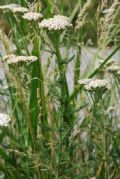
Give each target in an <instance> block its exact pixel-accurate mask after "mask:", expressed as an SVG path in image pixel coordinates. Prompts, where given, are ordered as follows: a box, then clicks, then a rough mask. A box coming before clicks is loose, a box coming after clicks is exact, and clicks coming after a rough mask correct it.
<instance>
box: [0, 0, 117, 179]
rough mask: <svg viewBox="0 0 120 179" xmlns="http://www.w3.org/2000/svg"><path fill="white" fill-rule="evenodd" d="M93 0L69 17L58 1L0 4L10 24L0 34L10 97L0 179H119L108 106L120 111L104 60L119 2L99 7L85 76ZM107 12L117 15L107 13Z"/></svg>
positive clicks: (0, 134) (0, 141)
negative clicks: (87, 29)
mask: <svg viewBox="0 0 120 179" xmlns="http://www.w3.org/2000/svg"><path fill="white" fill-rule="evenodd" d="M92 3H94V1H87V2H86V3H85V2H83V1H82V0H81V1H79V0H78V2H77V3H76V6H75V8H74V9H73V12H69V15H70V17H67V16H65V15H66V14H65V11H64V7H63V4H62V3H61V4H60V2H59V3H57V2H54V1H52V2H51V1H44V2H43V3H42V4H41V3H40V2H38V3H37V2H36V3H33V4H32V7H31V8H30V5H29V3H26V1H22V0H21V3H20V4H21V5H22V6H20V5H19V6H18V5H17V6H16V5H9V6H8V5H7V6H0V9H1V10H2V13H3V15H4V16H5V18H6V20H7V21H8V24H9V27H10V33H9V35H8V36H7V35H5V34H4V32H3V31H2V30H1V31H0V39H1V41H2V43H3V45H4V47H5V49H6V54H7V56H5V57H4V56H2V55H1V62H2V63H3V64H4V70H5V77H6V83H7V85H8V88H7V89H6V91H7V94H9V95H8V97H7V100H8V101H9V105H8V107H7V110H6V113H7V114H4V115H3V113H2V114H0V121H1V122H0V124H3V122H4V124H3V125H0V172H1V173H0V177H1V178H12V179H14V178H43V179H44V178H88V179H90V178H101V179H102V178H105V179H107V178H111V179H112V178H119V177H120V167H119V166H120V159H119V158H120V157H119V155H120V153H119V148H120V147H119V146H120V133H119V125H120V121H119V120H120V119H119V110H118V109H116V108H115V107H114V106H119V99H118V98H119V92H120V87H119V82H120V77H119V73H120V69H119V68H120V67H119V64H115V63H114V62H112V63H109V61H110V60H111V58H112V57H113V55H114V54H115V53H116V52H117V51H118V50H119V48H120V45H119V43H115V42H116V38H117V35H118V33H119V32H118V27H119V24H117V23H116V20H117V18H118V17H119V3H118V2H117V1H114V2H111V3H107V1H101V2H99V3H98V7H97V8H96V9H97V12H96V21H97V22H98V29H96V30H97V33H98V39H97V44H98V51H97V52H95V53H94V59H93V60H94V64H95V62H97V65H98V64H99V65H98V66H97V68H96V66H93V65H92V69H90V68H89V67H88V68H87V73H86V71H84V72H82V71H81V65H82V62H83V61H82V49H84V48H85V47H86V46H87V44H88V43H87V44H85V40H84V35H85V33H86V32H85V29H84V25H85V22H86V21H87V15H88V13H87V12H88V11H89V7H94V5H93V4H92ZM42 5H43V6H42ZM117 5H118V6H117ZM23 6H24V8H23ZM25 6H26V7H25ZM6 7H7V8H6ZM14 8H15V9H14ZM108 8H109V9H108ZM111 8H116V13H114V11H112V14H106V12H110V13H111V11H110V9H111ZM106 9H107V11H106ZM3 10H5V11H3ZM18 10H19V12H18ZM24 10H25V11H24ZM23 11H24V12H23ZM26 11H27V12H26ZM61 12H62V13H61ZM104 12H105V14H104ZM67 13H68V11H67ZM101 13H102V14H101ZM77 14H78V15H77ZM29 15H30V16H29ZM76 17H77V20H76ZM103 19H104V21H103ZM109 22H111V24H110V23H109ZM115 23H116V26H114V24H115ZM81 24H82V25H81ZM74 26H75V27H74ZM114 27H115V29H114ZM96 36H97V34H96ZM10 39H11V41H12V44H14V47H15V48H14V49H13V48H12V47H11V45H10ZM88 41H89V39H88ZM110 44H112V46H114V50H113V51H112V52H111V53H110V54H109V55H108V56H107V57H104V56H102V55H101V53H100V52H101V49H102V51H104V50H106V48H107V47H108V46H109V45H110ZM71 49H75V51H74V53H72V54H71V53H70V52H71ZM64 51H65V53H64ZM98 59H100V60H101V61H102V62H101V61H100V60H99V62H98ZM71 64H72V67H71V69H72V71H73V79H71V81H70V82H69V81H68V76H67V72H68V67H69V66H70V65H71ZM90 65H91V64H90V63H89V66H90ZM89 69H90V70H89ZM88 74H89V75H88ZM2 82H3V81H2ZM69 83H72V85H73V88H72V90H71V89H69V86H70V85H69ZM2 85H3V84H2V83H1V86H2ZM3 91H4V88H3ZM3 91H2V93H0V95H3ZM6 91H5V92H6ZM6 117H7V119H10V120H9V121H8V122H7V121H5V119H6ZM10 121H11V122H10ZM5 122H7V123H5ZM9 122H10V123H9ZM6 124H7V125H6Z"/></svg>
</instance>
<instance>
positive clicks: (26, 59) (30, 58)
mask: <svg viewBox="0 0 120 179" xmlns="http://www.w3.org/2000/svg"><path fill="white" fill-rule="evenodd" d="M3 59H4V61H6V62H7V63H8V64H17V63H20V62H34V61H36V60H37V57H36V56H16V55H14V54H10V55H7V56H5V57H4V58H3Z"/></svg>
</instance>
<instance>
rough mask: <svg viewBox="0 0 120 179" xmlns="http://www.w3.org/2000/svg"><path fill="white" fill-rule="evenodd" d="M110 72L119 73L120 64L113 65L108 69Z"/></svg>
mask: <svg viewBox="0 0 120 179" xmlns="http://www.w3.org/2000/svg"><path fill="white" fill-rule="evenodd" d="M108 71H109V72H110V73H117V72H119V71H120V65H119V64H113V65H111V66H110V67H109V68H108Z"/></svg>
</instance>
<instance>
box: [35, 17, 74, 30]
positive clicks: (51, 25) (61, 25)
mask: <svg viewBox="0 0 120 179" xmlns="http://www.w3.org/2000/svg"><path fill="white" fill-rule="evenodd" d="M71 26H72V24H71V23H70V22H69V18H68V17H66V16H62V15H55V16H54V17H53V18H49V19H44V20H42V21H41V22H40V23H39V28H40V29H47V30H49V31H52V30H56V31H57V30H64V29H66V28H69V27H71Z"/></svg>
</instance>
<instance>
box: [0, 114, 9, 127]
mask: <svg viewBox="0 0 120 179" xmlns="http://www.w3.org/2000/svg"><path fill="white" fill-rule="evenodd" d="M10 121H11V118H10V117H9V115H7V114H4V113H0V127H7V126H9V123H10Z"/></svg>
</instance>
